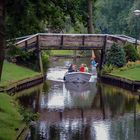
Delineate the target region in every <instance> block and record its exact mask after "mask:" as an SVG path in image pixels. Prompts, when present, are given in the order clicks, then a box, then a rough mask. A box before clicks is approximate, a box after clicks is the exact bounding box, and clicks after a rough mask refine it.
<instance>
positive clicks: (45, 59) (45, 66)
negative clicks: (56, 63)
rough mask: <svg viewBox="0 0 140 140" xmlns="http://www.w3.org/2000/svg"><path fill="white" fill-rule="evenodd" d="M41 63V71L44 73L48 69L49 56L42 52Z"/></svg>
mask: <svg viewBox="0 0 140 140" xmlns="http://www.w3.org/2000/svg"><path fill="white" fill-rule="evenodd" d="M42 63H43V71H44V73H45V72H46V70H47V69H48V67H49V54H48V53H47V52H44V51H43V52H42Z"/></svg>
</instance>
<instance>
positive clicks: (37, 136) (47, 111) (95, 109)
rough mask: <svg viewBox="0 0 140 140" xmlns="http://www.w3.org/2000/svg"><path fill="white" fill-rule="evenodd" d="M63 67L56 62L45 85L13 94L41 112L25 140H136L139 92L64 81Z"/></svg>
mask: <svg viewBox="0 0 140 140" xmlns="http://www.w3.org/2000/svg"><path fill="white" fill-rule="evenodd" d="M62 62H63V61H62ZM55 67H56V69H57V70H56V69H55ZM61 67H62V69H61ZM59 69H61V70H60V71H59ZM55 70H56V71H57V72H58V73H57V74H53V73H55V72H54V71H55ZM62 70H63V72H62ZM65 70H66V68H65V67H63V65H62V64H61V65H60V67H58V66H57V63H55V64H54V66H52V67H51V68H50V69H49V72H48V75H47V78H48V80H47V82H45V83H44V85H41V86H39V87H36V88H35V89H34V88H33V90H28V91H24V93H17V94H16V95H15V96H16V98H17V99H18V100H19V101H20V103H21V104H22V105H23V106H25V107H27V108H31V109H32V110H33V111H35V112H39V113H40V118H39V120H38V121H37V124H36V125H35V126H32V127H31V128H30V131H29V133H28V135H27V139H26V140H102V139H103V140H139V137H140V133H139V131H140V97H139V96H138V95H134V93H131V92H129V91H127V90H123V89H121V88H117V87H113V86H109V85H105V84H100V83H84V84H80V83H77V84H76V83H71V84H68V83H63V82H62V81H61V80H62V79H61V77H62V76H63V74H64V71H65ZM60 73H61V74H60ZM55 78H56V80H55V81H54V80H53V79H55Z"/></svg>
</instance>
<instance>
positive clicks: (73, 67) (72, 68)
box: [68, 64, 77, 72]
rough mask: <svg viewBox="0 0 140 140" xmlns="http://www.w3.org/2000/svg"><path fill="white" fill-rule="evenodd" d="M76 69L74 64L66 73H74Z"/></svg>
mask: <svg viewBox="0 0 140 140" xmlns="http://www.w3.org/2000/svg"><path fill="white" fill-rule="evenodd" d="M76 71H77V68H76V65H75V64H71V65H70V67H69V68H68V72H76Z"/></svg>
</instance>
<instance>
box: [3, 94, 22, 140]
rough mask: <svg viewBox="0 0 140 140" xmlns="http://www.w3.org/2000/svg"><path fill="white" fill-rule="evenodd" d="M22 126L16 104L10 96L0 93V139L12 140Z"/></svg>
mask: <svg viewBox="0 0 140 140" xmlns="http://www.w3.org/2000/svg"><path fill="white" fill-rule="evenodd" d="M22 125H23V123H22V117H21V115H20V114H19V112H18V106H17V104H16V103H15V102H14V100H13V99H12V97H11V96H9V95H7V94H5V93H0V139H1V140H14V139H15V137H16V134H17V130H18V129H19V128H20V127H21V126H22Z"/></svg>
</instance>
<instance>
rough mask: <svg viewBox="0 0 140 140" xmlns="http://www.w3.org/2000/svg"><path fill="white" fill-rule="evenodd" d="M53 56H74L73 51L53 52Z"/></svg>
mask: <svg viewBox="0 0 140 140" xmlns="http://www.w3.org/2000/svg"><path fill="white" fill-rule="evenodd" d="M51 54H52V55H73V50H52V51H51Z"/></svg>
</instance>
